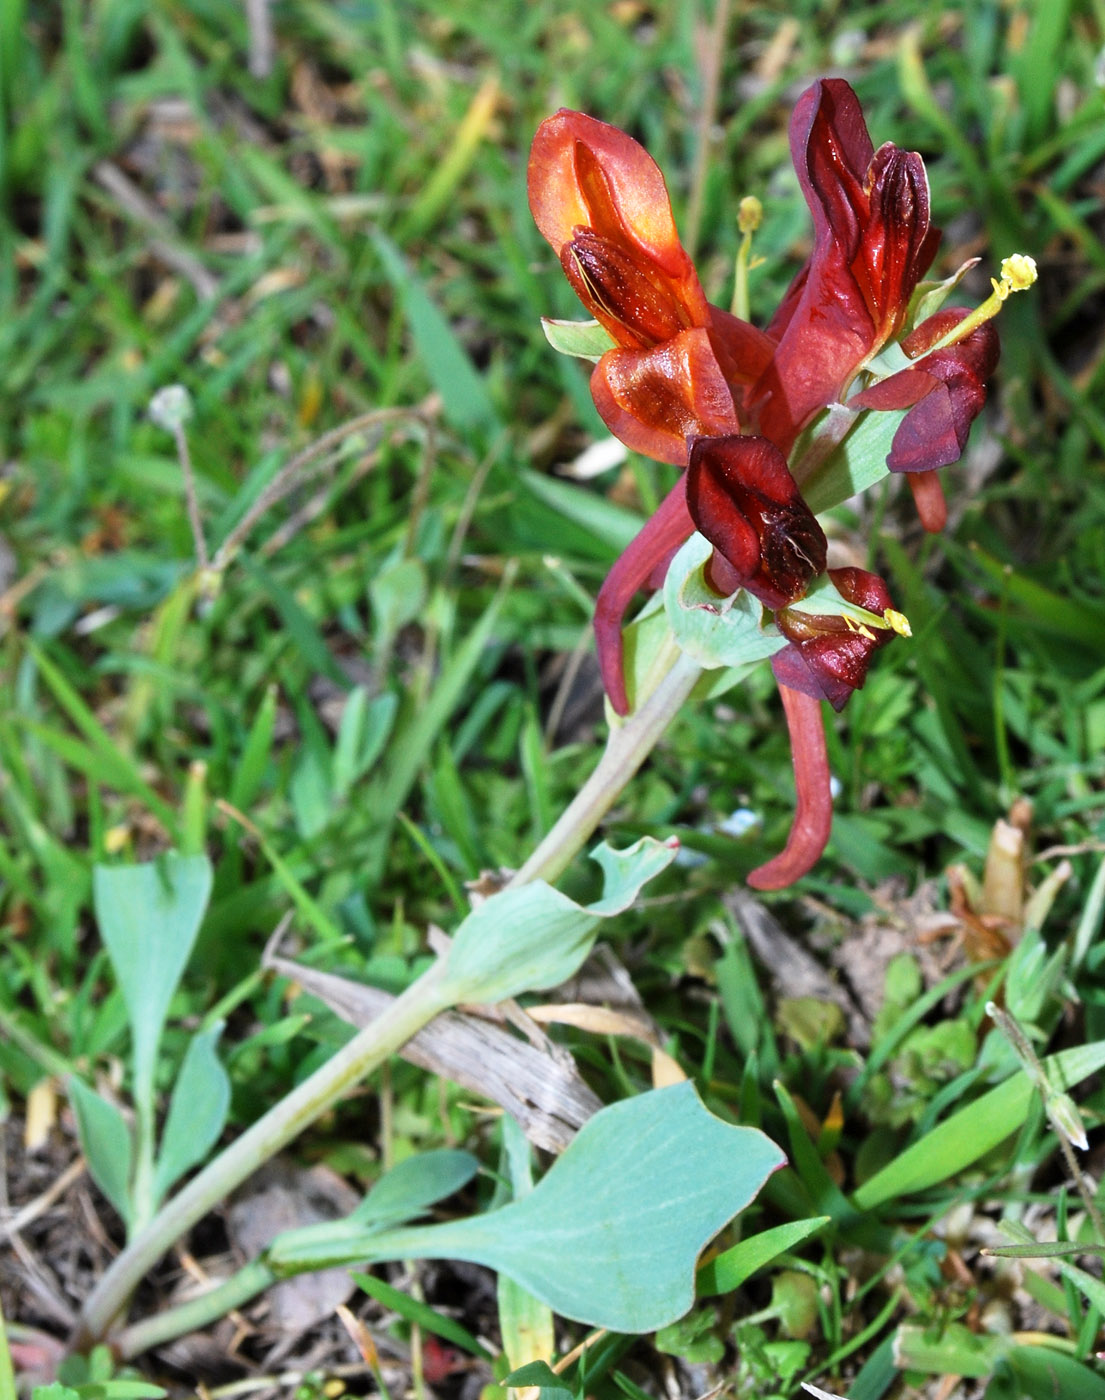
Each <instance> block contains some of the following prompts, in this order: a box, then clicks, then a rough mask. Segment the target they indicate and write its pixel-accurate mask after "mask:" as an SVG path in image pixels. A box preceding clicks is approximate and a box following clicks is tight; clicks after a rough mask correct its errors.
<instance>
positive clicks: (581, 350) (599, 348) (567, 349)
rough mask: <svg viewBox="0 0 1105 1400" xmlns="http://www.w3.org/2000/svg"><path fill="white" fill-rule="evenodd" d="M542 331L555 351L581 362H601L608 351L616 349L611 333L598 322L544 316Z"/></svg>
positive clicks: (542, 318)
mask: <svg viewBox="0 0 1105 1400" xmlns="http://www.w3.org/2000/svg"><path fill="white" fill-rule="evenodd" d="M541 329H542V330H543V331H544V332H545V339H546V340H547V341H548V342H549V344H550V345H551V346H552V348H553V349H554V350H556V351H558V352H559V353H560V354H561V355H574V356H575V357H576V358H577V359H580V360H591V361H597V360H601V359H602V357H603V355H605V354H606V352H607V350H613V349H614V348H615V345H614V341H613V340H611V338H610V333H609V332H608V331H605V330H603V328H602V326H600V325H599V323H598V322H597V321H557V320H554V319H553V318H552V317H550V316H542V317H541Z"/></svg>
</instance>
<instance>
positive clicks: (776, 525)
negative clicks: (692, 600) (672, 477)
mask: <svg viewBox="0 0 1105 1400" xmlns="http://www.w3.org/2000/svg"><path fill="white" fill-rule="evenodd" d="M687 506H688V509H689V510H690V513H691V518H692V519H693V521H694V523H695V526H696V528H697V529H698V530H699V531H700V532H701V533H702V534H703V535H705V536H706V538H707V539H708V540H709V541H710V543H711V544H712V545H713V546H714V549H715V550H716V551H717V552H718V554H719V555H721V557H722V558H723V559H724V560H725V562H726V563H727V564H728V565H729V566H730V570H731V573H729V572H727V573H726V578H725V583H726V584H729V583H733V582H734V581H735V582H736V583H738V584H739V585H741V586H743V587H744V588H747V589H748V591H749V592H750V593H752V594H754V595H755V596H756V597H757V598H759V600H760V601H761V602H762V603H763V604H764V606H765V607H768V608H782V607H785V606H786V605H787V603H792V602H794V600H795V599H796V598H800V597H801V596H802V595H803V594H804V593H805V591H806V589H807V587H808V586H809V582H810V579H811V578H813V577H814V576H815V575H816V574H819V573H821V572H822V570H823V569H824V567H825V555H826V549H827V545H826V541H825V533H824V531H823V530H822V529H821V526H820V525H819V524H818V523H817V520H816V519H815V517H814V515H813V512H812V511H811V510H810V508H809V506H807V505H806V503H805V501H804V500H803V499H802V493H801V492H800V491H799V489H798V486H797V484H796V483H795V480H794V478H793V476H791V474H790V469H789V467H788V466H787V464H786V459H785V458H784V456H783V454H782V453H781V452H780V451H779V449H778V448H777V447H776V446H775V445H774V443H771V442H768V440H767V439H766V438H760V437H742V436H739V435H738V436H727V437H711V438H699V439H698V440H697V441H696V442H694V444H693V445H692V447H691V453H690V462H689V465H688V467H687ZM724 591H725V592H727V593H728V592H732V591H733V589H732V588H730V587H725V588H724Z"/></svg>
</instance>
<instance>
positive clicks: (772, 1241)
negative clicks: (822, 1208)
mask: <svg viewBox="0 0 1105 1400" xmlns="http://www.w3.org/2000/svg"><path fill="white" fill-rule="evenodd" d="M831 1218H832V1217H831V1216H828V1215H815V1216H814V1217H813V1218H812V1219H810V1220H794V1221H789V1222H788V1223H787V1224H786V1225H776V1226H775V1227H774V1228H773V1229H771V1230H762V1231H761V1232H760V1233H759V1234H758V1235H752V1236H751V1237H750V1238H749V1239H747V1240H741V1242H740V1244H735V1245H734V1246H733V1247H732V1249H727V1250H726V1251H725V1252H724V1253H723V1254H719V1255H718V1256H717V1258H716V1259H711V1260H710V1261H709V1263H708V1264H703V1266H702V1268H701V1269H699V1271H698V1296H699V1297H700V1298H713V1297H716V1296H717V1295H718V1294H719V1293H732V1291H733V1290H734V1289H735V1288H739V1287H740V1286H741V1284H742V1283H744V1281H745V1280H746V1279H749V1278H751V1277H752V1275H753V1274H754V1273H755V1272H756V1270H757V1269H762V1268H763V1266H764V1265H765V1264H770V1263H771V1261H772V1259H775V1258H776V1257H777V1256H778V1255H780V1254H784V1253H786V1251H787V1250H790V1249H796V1248H797V1246H798V1245H800V1244H802V1242H803V1241H804V1240H808V1239H810V1238H811V1236H813V1235H816V1234H817V1233H818V1231H819V1230H823V1229H824V1228H825V1226H826V1225H827V1224H828V1223H829V1221H830V1219H831Z"/></svg>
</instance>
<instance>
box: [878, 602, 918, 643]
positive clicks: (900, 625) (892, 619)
mask: <svg viewBox="0 0 1105 1400" xmlns="http://www.w3.org/2000/svg"><path fill="white" fill-rule="evenodd" d="M882 617H883V621H884V622H885V623H886V625H887V627H889V628H890V629H891V631H892V632H897V634H898V636H899V637H912V636H913V628H912V627H910V625H909V618H908V617H906V615H905V613H900V612H898V611H896V610H895V609H894V608H887V610H886V611H885V612H884V613H883V615H882Z"/></svg>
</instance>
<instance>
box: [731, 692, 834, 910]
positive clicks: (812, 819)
mask: <svg viewBox="0 0 1105 1400" xmlns="http://www.w3.org/2000/svg"><path fill="white" fill-rule="evenodd" d="M779 694H780V695H781V696H782V697H783V709H784V710H785V711H786V717H787V728H788V729H789V730H790V746H791V755H792V759H793V763H794V785H795V787H796V788H797V790H798V803H797V806H796V808H795V812H794V823H793V825H792V826H791V828H790V835H789V836H788V837H787V844H786V848H785V849H784V850H783V851H781V852H780V853H779V854H778V855H777V856H776V857H775V858H774V860H769V861H768V862H767V864H766V865H761V866H759V867H758V868H757V869H755V870H753V871H752V873H751V874H750V875H749V877H748V883H749V884H750V885H751V886H752V888H753V889H755V890H781V889H785V888H786V886H787V885H793V884H794V882H795V880H800V879H801V878H802V876H803V875H805V874H807V873H808V872H809V871H810V870H812V869H813V867H814V866H815V865H816V864H817V862H818V860H820V858H821V853H822V851H823V850H824V849H825V846H826V844H827V843H828V840H829V832H830V830H831V829H832V823H833V795H832V789H831V787H830V781H829V754H828V750H827V749H826V747H825V730H824V727H823V726H822V723H821V702H820V701H819V700H815V699H814V698H813V696H812V695H803V694H802V693H801V691H797V690H792V689H791V688H790V686H789V685H781V686H780V687H779Z"/></svg>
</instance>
